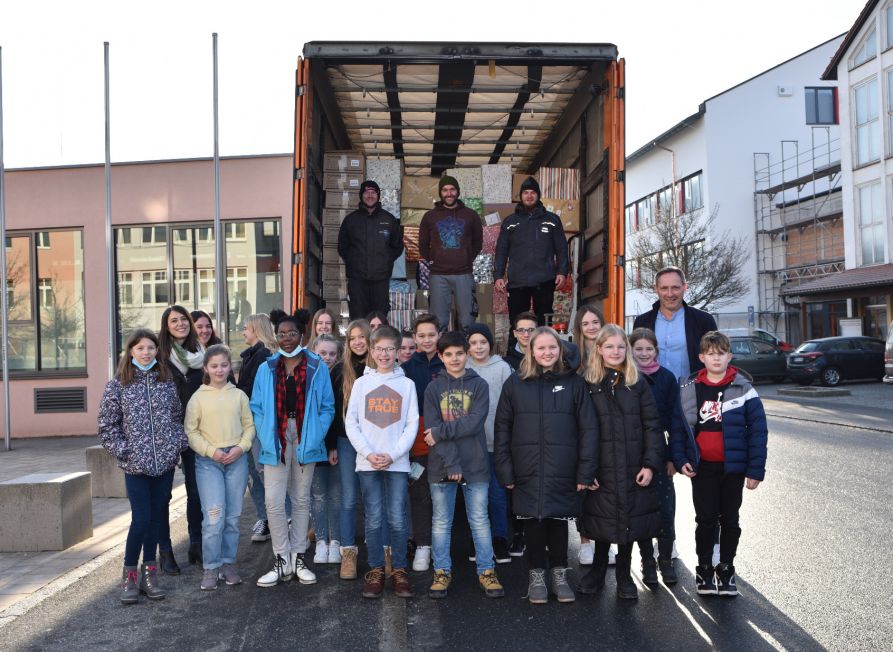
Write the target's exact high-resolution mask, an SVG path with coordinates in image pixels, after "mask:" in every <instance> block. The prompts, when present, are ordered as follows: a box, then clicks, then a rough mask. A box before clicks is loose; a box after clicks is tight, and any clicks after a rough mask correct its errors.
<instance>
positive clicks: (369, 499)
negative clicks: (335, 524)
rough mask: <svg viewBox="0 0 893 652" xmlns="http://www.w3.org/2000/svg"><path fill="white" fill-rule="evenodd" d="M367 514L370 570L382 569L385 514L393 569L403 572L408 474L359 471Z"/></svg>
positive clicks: (367, 546)
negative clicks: (385, 515) (401, 569)
mask: <svg viewBox="0 0 893 652" xmlns="http://www.w3.org/2000/svg"><path fill="white" fill-rule="evenodd" d="M357 475H358V476H359V478H360V487H361V488H362V490H363V506H364V508H365V510H366V548H367V552H368V555H369V566H371V567H372V568H384V547H383V546H385V545H387V544H386V543H385V541H384V537H383V536H382V522H383V521H384V514H385V512H386V513H387V521H388V524H389V528H388V529H389V531H390V537H391V559H392V562H393V565H394V568H406V501H407V500H408V496H409V479H408V476H409V474H408V473H405V472H402V471H358V472H357Z"/></svg>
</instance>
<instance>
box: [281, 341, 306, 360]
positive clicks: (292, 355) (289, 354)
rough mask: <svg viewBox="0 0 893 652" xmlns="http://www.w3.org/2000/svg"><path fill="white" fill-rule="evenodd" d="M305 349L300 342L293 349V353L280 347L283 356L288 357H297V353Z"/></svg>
mask: <svg viewBox="0 0 893 652" xmlns="http://www.w3.org/2000/svg"><path fill="white" fill-rule="evenodd" d="M303 350H304V347H303V346H301V345H300V344H299V345H298V346H297V347H296V348H295V350H294V351H292V352H291V353H288V352H287V351H283V350H282V349H279V353H280V354H281V355H282V356H284V357H286V358H293V357H295V356H296V355H298V354H299V353H300V352H301V351H303Z"/></svg>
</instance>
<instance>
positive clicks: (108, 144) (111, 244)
mask: <svg viewBox="0 0 893 652" xmlns="http://www.w3.org/2000/svg"><path fill="white" fill-rule="evenodd" d="M102 47H103V51H104V52H103V54H104V61H105V254H106V256H105V258H106V277H107V279H106V280H107V282H108V300H109V302H108V305H109V312H108V317H109V321H108V327H109V332H108V335H109V343H108V350H107V354H108V372H109V378H111V377H112V376H114V375H115V340H116V339H117V333H116V332H115V306H116V305H117V303H116V302H115V241H114V232H113V231H112V130H111V112H110V97H109V43H108V41H106V42H104V43H103V44H102Z"/></svg>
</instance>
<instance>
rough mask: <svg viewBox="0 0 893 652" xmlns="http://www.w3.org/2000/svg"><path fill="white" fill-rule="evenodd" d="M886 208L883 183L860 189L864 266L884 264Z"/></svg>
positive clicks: (860, 229)
mask: <svg viewBox="0 0 893 652" xmlns="http://www.w3.org/2000/svg"><path fill="white" fill-rule="evenodd" d="M885 235H886V234H885V232H884V207H883V204H882V203H881V182H880V181H876V182H874V183H870V184H868V185H865V186H861V187H860V188H859V236H860V238H861V240H862V264H863V265H876V264H877V263H882V262H884V241H885V240H886V238H885Z"/></svg>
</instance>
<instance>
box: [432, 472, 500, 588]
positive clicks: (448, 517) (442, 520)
mask: <svg viewBox="0 0 893 652" xmlns="http://www.w3.org/2000/svg"><path fill="white" fill-rule="evenodd" d="M458 486H459V485H458V483H456V482H433V483H431V504H432V507H433V513H434V517H433V520H432V521H431V554H432V555H433V557H434V568H435V569H438V570H447V571H448V570H450V569H451V568H452V567H453V562H452V560H451V559H450V538H451V536H452V532H453V515H454V514H455V511H456V488H457V487H458ZM488 487H489V483H488V482H469V483H468V484H463V485H462V493H463V495H464V496H465V511H466V513H467V514H468V525H469V527H470V528H471V538H472V539H473V540H474V556H475V565H477V570H478V575H480V574H481V573H483V572H484V571H486V570H490V569H492V568H493V567H494V560H493V541H492V540H491V539H490V519H489V518H488V517H487V493H488V491H487V488H488Z"/></svg>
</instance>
